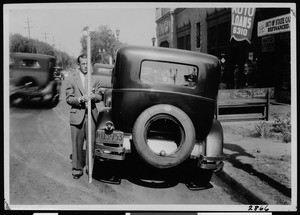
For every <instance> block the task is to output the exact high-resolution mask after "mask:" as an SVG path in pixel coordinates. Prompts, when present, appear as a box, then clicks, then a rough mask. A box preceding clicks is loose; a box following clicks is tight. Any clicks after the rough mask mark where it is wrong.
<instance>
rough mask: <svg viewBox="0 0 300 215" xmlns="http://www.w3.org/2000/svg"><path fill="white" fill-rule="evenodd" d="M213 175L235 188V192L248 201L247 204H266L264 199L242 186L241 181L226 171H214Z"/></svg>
mask: <svg viewBox="0 0 300 215" xmlns="http://www.w3.org/2000/svg"><path fill="white" fill-rule="evenodd" d="M215 175H216V176H217V177H219V178H220V179H221V180H223V181H224V182H225V183H226V184H228V185H229V186H231V187H234V188H235V189H237V193H239V194H240V195H242V196H243V197H244V198H246V199H247V200H248V201H249V204H258V205H267V204H268V203H266V202H265V201H263V200H262V199H261V198H259V197H258V196H257V195H255V194H254V193H253V192H251V191H250V190H248V189H247V188H246V187H244V186H243V185H242V184H241V183H239V182H238V181H236V180H235V179H234V178H232V177H231V176H230V175H229V174H228V173H226V172H225V171H224V169H223V170H220V171H217V172H215Z"/></svg>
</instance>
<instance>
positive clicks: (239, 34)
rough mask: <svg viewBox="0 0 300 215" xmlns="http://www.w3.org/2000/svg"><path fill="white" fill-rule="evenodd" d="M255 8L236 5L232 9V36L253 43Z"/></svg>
mask: <svg viewBox="0 0 300 215" xmlns="http://www.w3.org/2000/svg"><path fill="white" fill-rule="evenodd" d="M254 16H255V8H241V7H234V8H232V9H231V38H230V40H231V39H232V38H234V39H235V40H237V41H243V40H247V41H248V42H249V43H251V42H250V41H251V36H252V29H253V23H254Z"/></svg>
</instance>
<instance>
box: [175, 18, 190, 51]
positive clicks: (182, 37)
mask: <svg viewBox="0 0 300 215" xmlns="http://www.w3.org/2000/svg"><path fill="white" fill-rule="evenodd" d="M177 48H178V49H184V50H191V23H190V22H188V23H187V24H185V25H183V26H182V27H180V28H178V29H177Z"/></svg>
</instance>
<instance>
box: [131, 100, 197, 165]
mask: <svg viewBox="0 0 300 215" xmlns="http://www.w3.org/2000/svg"><path fill="white" fill-rule="evenodd" d="M132 133H133V134H132V138H133V143H134V146H135V148H136V151H137V153H138V154H139V155H140V156H141V157H142V158H143V159H144V160H145V161H146V162H147V163H149V164H151V165H152V166H154V167H157V168H170V167H175V166H177V165H179V164H180V163H182V162H183V161H184V160H186V159H187V158H188V157H189V155H190V154H191V152H192V150H193V147H194V144H195V128H194V125H193V123H192V121H191V119H190V118H189V117H188V115H187V114H186V113H185V112H183V111H182V110H180V109H179V108H177V107H175V106H172V105H164V104H160V105H154V106H151V107H150V108H148V109H146V110H145V111H143V112H142V113H141V114H140V116H139V117H138V118H137V120H136V122H135V124H134V127H133V131H132Z"/></svg>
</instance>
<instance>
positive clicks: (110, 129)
mask: <svg viewBox="0 0 300 215" xmlns="http://www.w3.org/2000/svg"><path fill="white" fill-rule="evenodd" d="M219 80H220V64H219V60H218V58H216V57H214V56H211V55H208V54H203V53H198V52H192V51H185V50H179V49H171V48H157V47H141V46H124V47H122V48H120V49H119V50H118V52H117V57H116V63H115V66H114V68H113V70H112V89H111V90H108V91H106V93H105V104H106V106H107V107H106V108H104V109H103V110H102V111H101V112H100V114H99V125H98V129H97V133H96V145H95V156H96V158H101V159H102V161H103V162H105V161H110V160H124V159H125V158H126V155H128V154H129V153H136V154H138V155H139V157H140V158H142V160H144V161H145V162H146V163H147V164H149V165H150V166H151V167H154V168H157V169H162V170H163V169H165V170H166V169H170V168H175V167H176V166H178V165H181V164H182V163H184V162H189V163H190V164H192V165H194V167H196V169H197V170H196V171H198V172H199V174H197V177H199V178H198V179H199V180H200V179H201V181H202V183H203V180H204V181H205V182H206V183H208V182H209V181H210V179H211V176H212V173H213V171H214V170H218V169H221V168H222V167H223V162H222V161H223V160H224V156H223V131H222V127H221V125H220V123H219V122H218V121H217V120H216V119H215V118H214V113H215V107H216V99H217V93H218V86H219ZM190 161H192V162H190ZM198 179H197V178H196V179H195V181H197V180H198Z"/></svg>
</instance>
